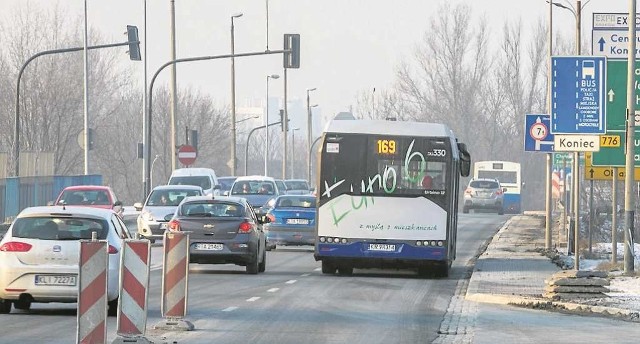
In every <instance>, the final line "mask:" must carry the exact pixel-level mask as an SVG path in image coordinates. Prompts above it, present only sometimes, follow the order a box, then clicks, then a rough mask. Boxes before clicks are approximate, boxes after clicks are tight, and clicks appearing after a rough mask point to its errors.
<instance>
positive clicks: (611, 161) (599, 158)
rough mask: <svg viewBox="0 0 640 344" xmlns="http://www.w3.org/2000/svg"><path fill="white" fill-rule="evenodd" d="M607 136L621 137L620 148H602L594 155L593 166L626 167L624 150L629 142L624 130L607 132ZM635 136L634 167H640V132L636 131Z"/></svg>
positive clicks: (592, 158)
mask: <svg viewBox="0 0 640 344" xmlns="http://www.w3.org/2000/svg"><path fill="white" fill-rule="evenodd" d="M607 135H619V136H620V147H600V151H598V152H593V153H592V155H591V163H592V164H593V166H614V167H624V166H625V162H626V160H625V159H626V158H625V155H624V148H625V145H626V142H627V140H626V138H625V132H624V130H607ZM634 136H635V137H636V139H634V141H635V149H634V161H635V164H634V165H635V166H640V139H638V138H640V130H636V133H635V135H634Z"/></svg>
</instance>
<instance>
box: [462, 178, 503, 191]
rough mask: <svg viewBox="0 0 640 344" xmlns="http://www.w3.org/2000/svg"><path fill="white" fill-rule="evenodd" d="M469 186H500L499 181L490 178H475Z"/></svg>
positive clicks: (479, 187) (480, 187) (487, 187)
mask: <svg viewBox="0 0 640 344" xmlns="http://www.w3.org/2000/svg"><path fill="white" fill-rule="evenodd" d="M469 186H471V187H472V188H476V189H498V188H499V187H500V186H499V184H498V183H497V182H494V181H490V180H474V181H472V182H471V184H470V185H469Z"/></svg>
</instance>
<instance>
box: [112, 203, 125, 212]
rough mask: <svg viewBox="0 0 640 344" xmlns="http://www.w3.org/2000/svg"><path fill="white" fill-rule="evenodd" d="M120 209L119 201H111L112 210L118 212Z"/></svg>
mask: <svg viewBox="0 0 640 344" xmlns="http://www.w3.org/2000/svg"><path fill="white" fill-rule="evenodd" d="M122 210H123V209H122V202H121V201H116V202H115V203H113V211H115V212H116V213H120V212H121V211H122Z"/></svg>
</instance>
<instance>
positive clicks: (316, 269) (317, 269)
mask: <svg viewBox="0 0 640 344" xmlns="http://www.w3.org/2000/svg"><path fill="white" fill-rule="evenodd" d="M320 270H322V268H315V269H313V271H320Z"/></svg>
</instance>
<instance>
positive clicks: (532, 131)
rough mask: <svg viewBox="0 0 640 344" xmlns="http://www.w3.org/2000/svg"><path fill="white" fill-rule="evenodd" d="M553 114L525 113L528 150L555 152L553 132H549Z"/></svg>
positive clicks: (526, 146)
mask: <svg viewBox="0 0 640 344" xmlns="http://www.w3.org/2000/svg"><path fill="white" fill-rule="evenodd" d="M550 123H551V116H549V115H548V114H540V115H531V114H526V115H525V121H524V150H525V151H526V152H553V134H551V132H549V126H550Z"/></svg>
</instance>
